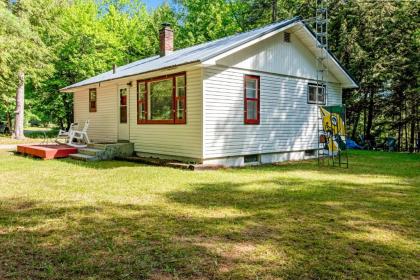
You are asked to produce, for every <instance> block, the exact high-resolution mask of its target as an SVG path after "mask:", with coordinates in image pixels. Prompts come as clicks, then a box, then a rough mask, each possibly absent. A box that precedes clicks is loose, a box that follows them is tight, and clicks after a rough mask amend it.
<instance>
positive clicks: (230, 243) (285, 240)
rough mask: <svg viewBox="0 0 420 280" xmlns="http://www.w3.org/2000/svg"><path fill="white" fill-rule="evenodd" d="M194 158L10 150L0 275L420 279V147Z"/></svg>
mask: <svg viewBox="0 0 420 280" xmlns="http://www.w3.org/2000/svg"><path fill="white" fill-rule="evenodd" d="M350 164H351V166H350V168H349V169H338V168H318V167H317V165H316V163H315V162H303V163H293V164H287V165H278V166H263V167H250V168H242V169H227V170H219V171H204V172H191V171H183V170H176V169H170V168H164V167H151V166H145V165H138V164H133V163H127V162H120V161H108V162H89V163H82V162H76V161H72V160H52V161H42V160H36V159H31V158H25V157H21V156H15V155H13V154H11V153H8V152H4V151H3V152H2V151H0V279H9V278H10V279H282V278H284V279H419V277H420V270H419V267H420V261H419V256H420V233H419V228H420V224H419V220H420V211H419V210H420V195H419V188H420V155H408V154H397V153H382V152H352V155H351V158H350Z"/></svg>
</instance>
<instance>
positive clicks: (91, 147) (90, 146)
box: [87, 143, 109, 150]
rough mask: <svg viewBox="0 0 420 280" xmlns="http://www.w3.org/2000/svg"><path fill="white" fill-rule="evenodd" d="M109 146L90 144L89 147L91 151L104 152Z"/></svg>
mask: <svg viewBox="0 0 420 280" xmlns="http://www.w3.org/2000/svg"><path fill="white" fill-rule="evenodd" d="M107 145H109V144H97V143H95V144H88V145H87V147H88V148H90V149H98V150H104V149H105V148H106V146H107Z"/></svg>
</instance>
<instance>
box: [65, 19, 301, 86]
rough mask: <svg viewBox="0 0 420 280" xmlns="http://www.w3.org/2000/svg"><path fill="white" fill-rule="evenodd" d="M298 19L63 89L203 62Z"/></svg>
mask: <svg viewBox="0 0 420 280" xmlns="http://www.w3.org/2000/svg"><path fill="white" fill-rule="evenodd" d="M300 20H301V18H300V17H294V18H292V19H289V20H284V21H280V22H277V23H273V24H270V25H266V26H264V27H262V28H258V29H254V30H251V31H248V32H244V33H239V34H235V35H232V36H229V37H225V38H221V39H218V40H215V41H211V42H207V43H203V44H199V45H196V46H192V47H189V48H185V49H181V50H177V51H174V52H173V53H171V54H169V55H166V56H163V57H161V56H158V55H157V56H152V57H149V58H145V59H141V60H138V61H135V62H132V63H130V64H127V65H124V66H120V67H118V68H117V72H116V73H115V74H113V72H112V70H111V71H108V72H105V73H102V74H99V75H97V76H95V77H92V78H89V79H86V80H84V81H81V82H78V83H75V84H73V85H70V86H67V87H65V88H63V89H62V90H66V89H71V88H76V87H80V86H85V85H90V84H95V83H99V82H103V81H108V80H114V79H118V78H123V77H128V76H133V75H137V74H141V73H146V72H151V71H155V70H159V69H163V68H167V67H173V66H177V65H183V64H188V63H193V62H203V61H206V60H208V59H210V58H213V57H215V56H217V55H219V54H222V53H224V52H227V51H229V50H231V49H233V48H236V47H238V46H241V45H242V44H245V43H247V42H250V41H252V40H255V39H257V38H259V37H262V36H264V35H265V34H268V33H271V32H273V31H275V30H277V29H280V28H283V27H286V26H288V25H290V24H292V23H295V22H297V21H300Z"/></svg>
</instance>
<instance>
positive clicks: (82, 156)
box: [69, 154, 98, 161]
mask: <svg viewBox="0 0 420 280" xmlns="http://www.w3.org/2000/svg"><path fill="white" fill-rule="evenodd" d="M69 157H71V158H72V159H77V160H83V161H92V160H98V158H97V157H96V156H90V155H85V154H71V155H69Z"/></svg>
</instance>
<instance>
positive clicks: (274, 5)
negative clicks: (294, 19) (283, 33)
mask: <svg viewBox="0 0 420 280" xmlns="http://www.w3.org/2000/svg"><path fill="white" fill-rule="evenodd" d="M276 21H277V0H272V1H271V22H276Z"/></svg>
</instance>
